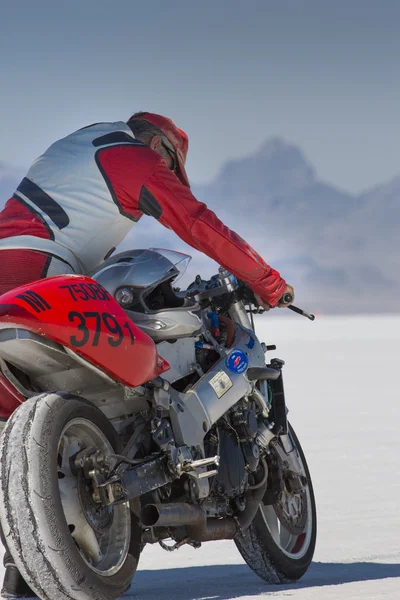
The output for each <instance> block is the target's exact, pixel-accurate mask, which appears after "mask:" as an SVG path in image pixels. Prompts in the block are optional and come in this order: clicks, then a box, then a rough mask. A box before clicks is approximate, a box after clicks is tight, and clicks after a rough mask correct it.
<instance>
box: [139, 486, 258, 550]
mask: <svg viewBox="0 0 400 600" xmlns="http://www.w3.org/2000/svg"><path fill="white" fill-rule="evenodd" d="M267 486H268V480H267V479H266V480H265V482H264V483H263V485H262V486H260V487H259V488H257V489H254V490H249V491H248V492H247V494H246V500H247V502H246V508H245V509H244V511H243V512H241V513H240V514H239V515H238V516H237V517H236V518H235V519H233V518H231V517H227V518H224V519H214V518H212V519H207V516H206V513H205V512H204V510H203V509H202V508H200V506H196V505H195V504H147V506H145V507H144V508H143V509H142V511H141V513H140V520H141V522H142V524H143V525H144V526H145V527H181V526H186V527H187V533H188V537H189V538H190V539H191V540H193V541H194V542H211V541H215V540H232V539H233V538H234V537H235V536H236V535H237V534H238V533H240V532H242V531H246V529H247V528H248V527H249V526H250V525H251V523H252V521H253V519H254V517H255V516H256V513H257V510H258V508H259V506H260V504H261V501H262V499H263V496H264V494H265V492H266V490H267Z"/></svg>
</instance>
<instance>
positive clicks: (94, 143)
mask: <svg viewBox="0 0 400 600" xmlns="http://www.w3.org/2000/svg"><path fill="white" fill-rule="evenodd" d="M187 152H188V137H187V135H186V134H185V132H184V131H182V130H181V129H178V128H177V127H176V126H175V124H174V123H173V122H172V121H171V120H170V119H168V118H167V117H164V116H162V115H158V114H155V113H150V112H139V113H135V114H134V115H132V117H131V118H130V119H129V120H128V121H127V122H126V123H125V122H122V121H121V122H115V123H95V124H93V125H89V126H87V127H84V128H82V129H80V130H78V131H76V132H74V133H72V134H71V135H68V136H67V137H65V138H63V139H61V140H58V141H56V142H55V143H54V144H53V145H52V146H50V147H49V148H48V149H47V150H46V152H45V153H44V154H43V155H42V156H40V157H39V158H37V159H36V160H35V161H34V163H33V165H32V166H31V168H30V170H29V171H28V173H27V176H26V177H25V178H24V179H23V180H22V182H21V183H20V185H19V186H18V188H17V190H16V191H15V193H14V195H13V197H12V198H10V199H9V200H8V202H7V203H6V205H5V207H4V209H3V210H2V211H1V212H0V261H1V272H0V295H1V294H3V293H5V292H7V291H8V290H10V289H13V288H15V287H17V286H20V285H24V284H27V283H30V282H32V281H35V280H38V279H41V278H44V277H50V276H53V275H62V274H71V273H85V272H88V271H89V270H90V269H92V268H93V267H95V266H97V265H98V264H99V263H101V262H102V261H103V260H104V258H106V257H108V256H109V255H110V254H111V253H112V252H113V251H114V250H115V248H116V246H118V244H119V243H120V242H121V241H122V239H123V238H124V237H125V235H126V234H127V233H128V231H129V230H130V229H131V228H132V227H133V225H134V224H135V223H137V221H139V219H140V218H141V216H142V215H143V214H146V215H150V216H152V217H154V218H155V219H157V220H158V221H159V222H160V223H161V224H162V225H164V226H165V227H167V228H169V229H172V230H173V231H174V232H175V233H176V234H177V235H178V236H179V237H180V238H181V239H182V240H184V241H185V242H186V243H187V244H189V245H190V246H192V247H193V248H196V249H197V250H200V251H201V252H203V253H204V254H206V255H207V256H209V257H210V258H212V259H214V260H215V261H216V262H217V263H219V264H221V265H222V266H224V267H225V268H226V269H228V270H229V271H230V272H232V273H233V274H234V275H236V276H237V277H238V278H239V279H241V280H242V281H244V282H245V283H247V284H248V285H249V287H250V288H251V289H252V290H253V291H254V292H255V294H256V296H257V299H258V301H259V304H260V305H261V306H263V307H264V308H265V309H266V310H269V308H271V307H274V306H277V305H278V306H288V304H280V303H279V300H280V298H281V297H282V296H283V294H285V293H290V294H291V295H292V296H293V297H294V291H293V288H292V286H290V285H287V284H286V282H285V280H284V279H282V277H281V276H280V274H279V273H278V272H277V271H275V270H274V269H272V268H271V267H270V266H268V265H267V264H266V263H265V262H264V260H263V259H262V258H261V257H260V256H259V255H258V254H257V253H256V252H255V251H254V250H253V249H252V248H251V247H250V246H249V245H248V244H247V243H246V242H245V241H244V240H243V239H242V238H241V237H240V236H239V235H238V234H236V233H235V232H234V231H232V230H230V229H229V228H228V227H226V226H225V225H224V224H223V223H222V222H221V221H220V220H219V219H218V218H217V216H216V215H215V214H214V213H213V212H212V211H210V210H209V209H208V208H207V206H206V205H205V204H204V203H202V202H199V201H198V200H196V198H195V197H194V196H193V194H192V193H191V191H190V184H189V180H188V177H187V175H186V171H185V166H184V165H185V162H186V156H187ZM0 386H1V382H0ZM17 406H18V402H17V401H16V400H15V398H14V397H12V396H11V395H10V392H8V391H7V390H6V388H3V387H0V419H1V420H2V421H6V420H7V418H8V417H9V416H10V415H11V413H12V412H13V411H14V410H15V408H17ZM2 539H3V535H2ZM3 543H4V539H3ZM4 565H5V567H6V574H5V579H4V584H3V590H2V594H3V596H4V597H6V598H23V597H27V596H32V595H33V593H32V591H31V590H30V589H29V587H28V586H27V584H26V583H25V581H24V580H23V578H22V577H21V575H20V574H19V572H18V570H17V568H16V567H15V565H14V563H13V560H12V557H11V555H10V554H9V552H8V551H6V554H5V557H4Z"/></svg>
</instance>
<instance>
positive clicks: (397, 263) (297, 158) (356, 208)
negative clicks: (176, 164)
mask: <svg viewBox="0 0 400 600" xmlns="http://www.w3.org/2000/svg"><path fill="white" fill-rule="evenodd" d="M22 175H23V174H21V173H20V172H18V171H16V170H14V169H11V168H9V167H7V166H6V165H4V164H3V163H0V207H1V199H3V200H6V199H7V198H8V197H9V196H10V195H11V194H12V192H13V191H14V189H15V187H16V185H17V184H18V182H19V180H20V179H21V176H22ZM193 193H194V194H195V195H196V197H197V198H198V199H199V200H202V201H204V202H206V203H207V204H208V206H209V207H210V208H211V209H212V210H214V211H215V212H216V213H217V214H218V216H219V217H220V218H221V219H222V220H223V221H224V222H225V223H226V224H227V225H228V226H229V227H231V228H232V229H235V230H236V231H237V232H238V233H239V234H240V235H241V236H242V237H244V238H245V239H246V240H247V241H248V242H249V243H251V244H252V245H253V246H254V247H255V249H256V250H258V251H259V252H260V253H261V254H262V255H263V257H264V258H265V260H266V261H267V262H268V263H270V264H271V265H272V266H274V267H275V268H277V269H278V270H279V271H280V272H281V274H282V276H283V277H285V278H286V279H287V281H288V282H290V283H292V285H294V287H295V290H296V302H297V304H298V305H300V306H303V307H304V308H305V309H309V310H315V311H320V312H325V313H344V314H346V313H360V312H361V313H368V312H371V313H372V312H385V311H387V312H399V310H400V308H399V302H398V296H399V295H400V243H399V233H398V230H399V228H400V177H398V178H396V179H393V181H391V182H389V183H387V184H385V185H380V186H377V187H375V188H373V189H372V190H369V191H367V192H365V193H363V194H361V195H359V196H357V195H354V194H349V193H347V192H345V191H343V190H340V189H338V188H336V187H334V186H332V185H328V184H326V183H324V182H323V181H321V180H320V179H319V178H318V175H317V174H316V172H315V169H314V167H313V166H312V164H311V163H310V161H309V160H308V159H307V157H306V156H305V155H304V153H303V152H302V151H301V149H300V148H298V147H297V146H295V145H293V144H289V143H287V142H285V141H284V140H282V139H281V138H273V139H270V140H269V141H267V142H266V143H265V144H264V145H262V146H261V148H259V150H258V151H257V152H255V153H254V154H252V155H250V156H246V157H243V158H240V159H236V160H230V161H228V162H227V163H226V164H225V165H224V166H223V168H222V169H221V171H220V172H219V174H218V176H217V177H216V178H215V179H214V180H213V181H212V182H210V183H209V184H207V185H195V186H193ZM149 246H153V247H154V246H158V247H167V248H175V249H176V250H180V251H183V252H187V253H188V254H191V255H193V257H194V263H193V264H192V268H191V269H190V272H191V275H194V274H195V273H196V272H202V273H203V274H205V275H210V274H211V273H212V272H214V271H215V265H214V264H213V263H212V262H211V261H209V260H208V259H205V258H204V257H203V256H202V255H200V254H199V253H198V252H196V251H194V250H193V249H192V248H190V247H188V246H187V245H186V244H184V242H182V241H181V240H179V239H177V237H176V236H175V234H173V232H170V231H168V230H166V229H164V228H163V227H161V226H160V225H159V223H157V222H156V221H154V220H153V219H150V218H144V219H142V221H141V222H140V223H139V224H138V226H137V227H135V228H134V230H133V231H132V233H130V234H129V235H128V236H127V238H126V239H125V240H124V242H123V245H122V247H123V248H125V249H126V248H128V247H149ZM189 279H190V277H189ZM186 280H188V278H186Z"/></svg>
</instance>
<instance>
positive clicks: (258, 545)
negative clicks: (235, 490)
mask: <svg viewBox="0 0 400 600" xmlns="http://www.w3.org/2000/svg"><path fill="white" fill-rule="evenodd" d="M289 436H290V438H291V441H292V444H293V446H294V448H295V451H297V453H298V456H299V459H300V462H301V465H302V475H303V477H304V478H305V479H306V480H307V484H306V485H305V486H304V488H303V489H302V490H301V491H299V492H297V493H294V492H292V491H291V490H290V488H289V486H287V485H285V488H284V490H283V491H282V493H281V496H280V500H279V502H278V503H276V504H273V505H265V504H264V503H262V504H261V506H260V508H259V510H258V511H257V514H256V516H255V517H254V520H253V522H252V524H251V525H250V527H249V528H248V529H247V530H246V531H245V532H243V533H241V534H240V535H239V536H237V537H236V538H235V542H236V545H237V547H238V549H239V552H240V553H241V555H242V556H243V558H244V560H245V561H246V562H247V564H248V565H249V567H250V568H251V569H252V570H253V571H255V573H257V575H259V576H260V577H261V578H262V579H264V580H265V581H268V583H287V582H290V581H296V580H298V579H300V577H302V576H303V575H304V573H305V572H306V571H307V569H308V567H309V566H310V564H311V561H312V557H313V555H314V549H315V542H316V536H317V516H316V507H315V498H314V491H313V488H312V483H311V477H310V472H309V470H308V467H307V463H306V459H305V456H304V453H303V451H302V449H301V446H300V442H299V440H298V438H297V436H296V434H295V432H294V431H293V429H292V428H290V429H289Z"/></svg>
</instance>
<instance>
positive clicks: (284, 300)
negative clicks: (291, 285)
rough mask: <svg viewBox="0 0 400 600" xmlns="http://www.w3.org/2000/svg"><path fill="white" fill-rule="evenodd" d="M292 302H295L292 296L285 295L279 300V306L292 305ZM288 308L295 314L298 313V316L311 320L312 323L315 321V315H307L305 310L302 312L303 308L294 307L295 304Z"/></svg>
mask: <svg viewBox="0 0 400 600" xmlns="http://www.w3.org/2000/svg"><path fill="white" fill-rule="evenodd" d="M290 302H293V296H292V295H291V294H283V296H282V298H281V299H280V300H279V304H290ZM288 308H289V309H290V310H292V311H293V312H295V313H297V314H298V315H302V316H303V317H307V319H310V321H314V320H315V315H311V314H310V313H307V312H306V311H305V310H302V309H301V308H298V307H297V306H293V304H290V306H288Z"/></svg>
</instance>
